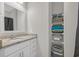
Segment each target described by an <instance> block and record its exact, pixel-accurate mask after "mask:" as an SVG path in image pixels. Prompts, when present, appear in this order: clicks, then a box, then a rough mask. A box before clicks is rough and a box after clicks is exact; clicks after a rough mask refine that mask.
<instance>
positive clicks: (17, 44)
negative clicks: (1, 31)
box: [0, 34, 37, 57]
mask: <svg viewBox="0 0 79 59" xmlns="http://www.w3.org/2000/svg"><path fill="white" fill-rule="evenodd" d="M11 36H12V35H11ZM11 36H9V37H2V38H0V57H37V35H36V34H26V35H23V34H22V35H18V36H16V37H14V36H13V37H11Z"/></svg>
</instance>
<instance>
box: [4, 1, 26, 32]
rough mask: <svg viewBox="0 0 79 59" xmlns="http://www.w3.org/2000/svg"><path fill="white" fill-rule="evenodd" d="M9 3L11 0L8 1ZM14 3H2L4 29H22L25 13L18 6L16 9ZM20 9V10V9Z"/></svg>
mask: <svg viewBox="0 0 79 59" xmlns="http://www.w3.org/2000/svg"><path fill="white" fill-rule="evenodd" d="M9 3H10V4H11V2H9ZM16 7H17V5H16V4H13V5H12V4H11V5H9V4H7V3H6V2H5V3H4V30H5V31H24V28H21V27H24V25H25V24H24V22H25V21H24V20H25V14H24V12H23V10H22V8H20V7H21V6H19V7H18V8H19V9H20V10H19V9H17V8H16ZM21 10H22V11H21Z"/></svg>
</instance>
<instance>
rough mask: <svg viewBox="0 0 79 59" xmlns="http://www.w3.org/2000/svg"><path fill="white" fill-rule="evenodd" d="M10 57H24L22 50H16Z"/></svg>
mask: <svg viewBox="0 0 79 59" xmlns="http://www.w3.org/2000/svg"><path fill="white" fill-rule="evenodd" d="M8 57H22V51H19V52H18V51H17V52H14V53H13V54H11V55H9V56H8Z"/></svg>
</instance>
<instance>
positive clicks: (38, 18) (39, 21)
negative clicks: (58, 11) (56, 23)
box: [27, 2, 49, 56]
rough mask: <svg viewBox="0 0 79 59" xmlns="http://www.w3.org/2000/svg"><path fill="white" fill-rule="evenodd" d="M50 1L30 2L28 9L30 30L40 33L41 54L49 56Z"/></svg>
mask: <svg viewBox="0 0 79 59" xmlns="http://www.w3.org/2000/svg"><path fill="white" fill-rule="evenodd" d="M48 9H49V8H48V3H44V2H29V3H28V10H27V20H28V22H29V25H28V27H29V26H31V27H29V29H28V32H33V33H37V34H38V43H39V54H40V56H48V53H49V52H48V49H49V48H48V46H49V39H48V15H49V13H48V11H49V10H48Z"/></svg>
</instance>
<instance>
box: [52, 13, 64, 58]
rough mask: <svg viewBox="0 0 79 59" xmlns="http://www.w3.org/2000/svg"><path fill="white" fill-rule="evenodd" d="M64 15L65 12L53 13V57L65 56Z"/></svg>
mask: <svg viewBox="0 0 79 59" xmlns="http://www.w3.org/2000/svg"><path fill="white" fill-rule="evenodd" d="M63 17H64V15H63V13H59V14H54V15H52V24H51V33H52V34H51V36H52V40H51V57H64V40H63V36H64V34H63V33H64V18H63Z"/></svg>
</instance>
